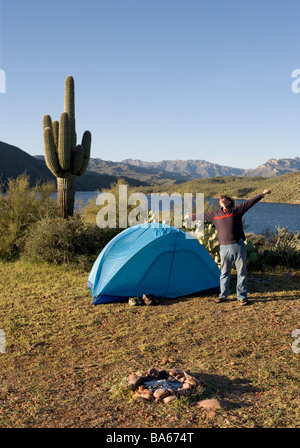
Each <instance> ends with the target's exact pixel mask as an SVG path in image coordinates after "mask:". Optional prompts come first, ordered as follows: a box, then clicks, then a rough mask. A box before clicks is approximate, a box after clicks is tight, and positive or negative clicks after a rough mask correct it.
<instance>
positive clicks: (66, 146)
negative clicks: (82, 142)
mask: <svg viewBox="0 0 300 448" xmlns="http://www.w3.org/2000/svg"><path fill="white" fill-rule="evenodd" d="M58 161H59V164H60V167H61V169H62V171H68V170H69V168H70V164H71V146H70V141H69V119H68V114H67V112H62V114H61V116H60V125H59V136H58Z"/></svg>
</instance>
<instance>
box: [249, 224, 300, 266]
mask: <svg viewBox="0 0 300 448" xmlns="http://www.w3.org/2000/svg"><path fill="white" fill-rule="evenodd" d="M276 230H277V232H271V231H268V232H266V233H264V234H257V235H256V234H247V260H248V264H250V265H255V266H256V267H257V266H266V265H271V266H286V267H299V266H300V234H299V233H293V232H289V231H288V229H286V228H280V227H276Z"/></svg>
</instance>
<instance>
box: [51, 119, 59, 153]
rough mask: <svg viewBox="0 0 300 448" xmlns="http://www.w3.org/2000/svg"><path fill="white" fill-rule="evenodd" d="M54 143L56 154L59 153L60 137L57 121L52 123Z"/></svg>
mask: <svg viewBox="0 0 300 448" xmlns="http://www.w3.org/2000/svg"><path fill="white" fill-rule="evenodd" d="M52 129H53V136H54V143H55V147H56V152H57V151H58V136H59V122H58V121H57V120H55V121H53V123H52Z"/></svg>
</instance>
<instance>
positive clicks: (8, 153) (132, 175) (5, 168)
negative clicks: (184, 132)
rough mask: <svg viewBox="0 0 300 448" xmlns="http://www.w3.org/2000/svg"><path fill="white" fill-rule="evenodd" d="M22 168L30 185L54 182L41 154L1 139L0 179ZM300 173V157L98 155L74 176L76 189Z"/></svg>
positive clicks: (21, 171) (15, 174)
mask: <svg viewBox="0 0 300 448" xmlns="http://www.w3.org/2000/svg"><path fill="white" fill-rule="evenodd" d="M24 171H26V172H27V173H28V175H30V178H31V182H32V184H35V183H36V181H37V180H41V181H42V182H45V181H54V180H55V178H54V176H53V175H52V174H51V172H50V171H49V170H48V168H47V166H46V164H45V161H44V156H42V155H38V156H31V155H29V154H27V153H26V152H25V151H22V150H21V149H20V148H17V147H16V146H12V145H9V144H7V143H4V142H0V180H1V182H2V183H3V182H4V183H5V182H6V181H7V179H8V178H16V177H17V176H19V175H20V174H22V173H23V172H24ZM291 172H300V157H296V158H294V159H288V158H285V159H278V160H277V159H269V160H268V161H267V162H266V163H264V164H263V165H260V166H259V167H257V168H256V169H242V168H232V167H229V166H222V165H218V164H216V163H211V162H207V161H206V160H162V161H160V162H145V161H142V160H135V159H126V160H122V161H121V162H112V161H107V160H102V159H98V158H92V159H91V160H90V163H89V166H88V171H87V172H86V173H85V174H84V175H83V176H81V177H78V178H77V190H82V191H84V190H85V191H86V190H96V189H101V188H109V186H110V185H111V184H112V183H114V182H117V180H118V179H119V178H123V179H124V180H126V182H127V183H128V184H129V185H131V186H147V185H163V184H170V185H172V184H179V183H183V182H187V181H189V180H193V179H201V178H213V177H228V176H239V177H255V176H259V177H277V176H280V175H282V174H286V173H291Z"/></svg>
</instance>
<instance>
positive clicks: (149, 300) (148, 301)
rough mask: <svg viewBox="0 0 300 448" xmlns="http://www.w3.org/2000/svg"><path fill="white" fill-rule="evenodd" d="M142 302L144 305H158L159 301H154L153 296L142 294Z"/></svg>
mask: <svg viewBox="0 0 300 448" xmlns="http://www.w3.org/2000/svg"><path fill="white" fill-rule="evenodd" d="M142 300H143V301H144V304H145V305H159V304H160V301H159V300H158V299H156V298H155V297H154V296H153V294H143V296H142Z"/></svg>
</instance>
